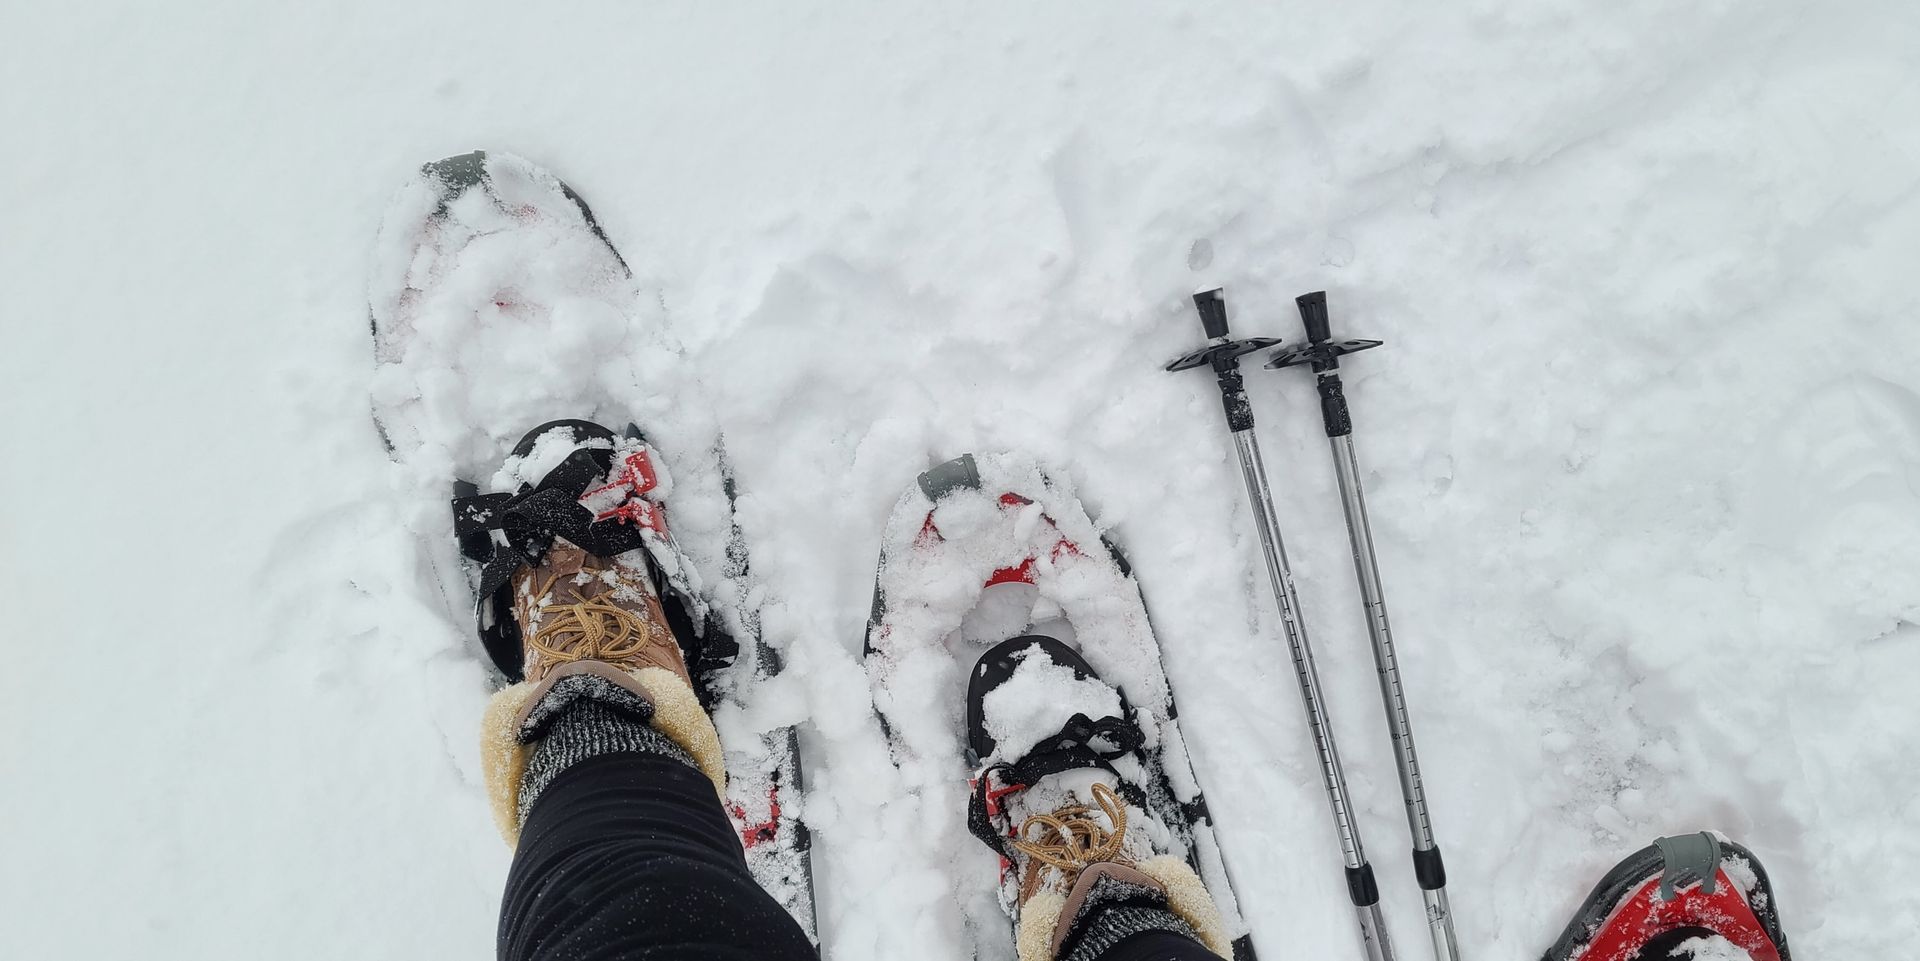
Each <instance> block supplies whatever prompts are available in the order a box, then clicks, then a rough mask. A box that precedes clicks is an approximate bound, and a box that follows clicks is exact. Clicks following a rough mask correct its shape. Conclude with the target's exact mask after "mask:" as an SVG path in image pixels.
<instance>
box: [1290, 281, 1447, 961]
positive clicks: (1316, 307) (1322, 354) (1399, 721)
mask: <svg viewBox="0 0 1920 961" xmlns="http://www.w3.org/2000/svg"><path fill="white" fill-rule="evenodd" d="M1295 303H1296V304H1298V305H1299V307H1300V319H1301V320H1302V321H1303V322H1305V324H1306V327H1307V342H1306V343H1305V344H1301V345H1299V346H1295V347H1289V348H1286V349H1284V350H1280V351H1278V352H1276V353H1275V354H1274V355H1273V359H1272V360H1269V361H1268V362H1267V366H1268V367H1291V366H1294V365H1295V364H1310V365H1312V367H1313V372H1314V374H1315V375H1316V379H1317V381H1318V386H1319V389H1320V419H1321V421H1322V422H1323V423H1324V425H1325V426H1326V428H1327V443H1328V444H1329V445H1330V446H1331V447H1332V448H1333V469H1334V473H1335V474H1336V475H1337V476H1338V477H1339V480H1340V503H1341V507H1343V508H1344V509H1345V511H1346V514H1347V537H1348V539H1349V540H1351V541H1352V542H1353V571H1354V574H1355V576H1357V577H1358V578H1359V581H1360V600H1361V602H1362V603H1363V604H1365V606H1366V610H1367V634H1368V635H1370V636H1371V637H1372V639H1373V663H1374V667H1375V668H1377V669H1378V670H1379V673H1380V699H1381V702H1382V703H1383V704H1384V705H1385V707H1386V709H1387V730H1388V732H1389V733H1390V734H1391V735H1392V737H1393V760H1394V764H1395V766H1396V767H1398V768H1399V770H1400V795H1401V797H1402V799H1404V800H1405V801H1406V805H1407V829H1408V830H1409V831H1410V832H1411V833H1412V834H1413V876H1414V878H1415V879H1416V880H1418V881H1419V883H1420V894H1421V897H1423V898H1424V899H1425V900H1426V902H1427V927H1428V928H1429V929H1430V932H1431V933H1432V935H1433V956H1434V959H1435V961H1457V959H1458V958H1459V957H1460V946H1459V944H1458V943H1457V942H1456V941H1455V940H1454V935H1453V912H1452V910H1451V909H1450V908H1449V907H1448V905H1447V869H1446V866H1445V865H1444V864H1442V863H1441V860H1440V845H1439V844H1438V843H1437V842H1435V841H1434V838H1433V819H1432V817H1431V816H1430V815H1429V814H1428V812H1427V792H1426V788H1425V786H1423V785H1422V784H1421V782H1420V758H1419V755H1418V754H1416V753H1415V751H1414V749H1413V721H1412V719H1411V718H1410V717H1409V716H1408V714H1407V699H1406V692H1405V690H1404V689H1403V688H1402V687H1401V684H1400V663H1399V661H1398V660H1397V659H1396V658H1395V657H1394V653H1393V628H1392V627H1391V626H1389V625H1388V623H1387V602H1386V599H1385V598H1384V597H1383V596H1382V594H1381V590H1380V568H1379V566H1378V565H1377V564H1376V563H1375V562H1374V558H1373V530H1372V528H1371V527H1370V526H1369V525H1368V524H1367V500H1366V497H1365V496H1364V495H1363V494H1362V493H1361V491H1360V463H1359V461H1358V460H1356V459H1355V458H1354V454H1353V421H1352V418H1351V417H1349V416H1348V413H1347V398H1346V394H1345V393H1344V392H1343V390H1342V388H1341V385H1340V357H1341V356H1342V355H1344V354H1350V353H1353V352H1355V351H1361V350H1366V349H1367V348H1369V347H1378V346H1380V341H1377V340H1333V339H1332V338H1331V337H1330V336H1329V335H1328V330H1327V327H1328V325H1327V294H1326V291H1315V292H1313V293H1311V294H1302V295H1300V296H1299V297H1297V298H1295Z"/></svg>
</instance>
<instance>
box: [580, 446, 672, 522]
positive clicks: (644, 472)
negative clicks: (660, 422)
mask: <svg viewBox="0 0 1920 961" xmlns="http://www.w3.org/2000/svg"><path fill="white" fill-rule="evenodd" d="M658 486H660V475H659V473H658V472H656V471H655V470H654V469H653V454H652V452H651V451H650V450H649V449H648V448H645V447H642V448H640V449H639V450H636V451H634V452H633V453H630V454H628V455H627V456H626V457H625V458H622V459H621V462H620V471H619V474H618V475H617V477H616V479H615V480H614V481H613V483H610V484H603V485H601V486H599V487H596V488H594V489H592V490H590V491H587V492H586V493H584V494H582V495H580V502H581V503H582V504H588V503H591V502H593V501H596V500H598V501H600V502H602V503H604V502H605V500H606V498H605V496H604V495H607V494H615V493H617V494H621V495H623V496H624V500H622V501H621V502H620V503H618V504H615V505H614V506H612V507H609V508H606V509H604V510H598V511H595V512H594V515H593V519H594V520H595V521H609V520H611V521H619V522H620V523H622V524H637V525H639V526H641V527H644V528H646V529H647V530H650V531H653V532H655V533H657V534H661V535H663V536H664V535H665V534H666V532H667V521H666V515H665V513H664V512H663V511H661V509H660V505H659V504H656V503H654V502H653V501H650V500H646V499H645V495H646V494H647V492H648V491H651V490H653V489H654V488H656V487H658Z"/></svg>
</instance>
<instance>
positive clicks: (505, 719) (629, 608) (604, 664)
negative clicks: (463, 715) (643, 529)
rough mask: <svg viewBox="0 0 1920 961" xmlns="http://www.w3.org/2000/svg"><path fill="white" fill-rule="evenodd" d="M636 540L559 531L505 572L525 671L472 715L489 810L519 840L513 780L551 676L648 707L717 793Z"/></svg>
mask: <svg viewBox="0 0 1920 961" xmlns="http://www.w3.org/2000/svg"><path fill="white" fill-rule="evenodd" d="M648 563H649V561H648V560H647V557H646V554H645V552H644V551H642V550H635V551H628V552H626V553H623V554H619V555H616V556H614V557H600V556H597V555H595V554H591V553H588V552H587V551H585V550H583V549H581V548H580V547H578V546H576V545H574V544H573V543H571V542H570V541H567V540H566V539H564V538H561V537H557V536H556V537H555V538H554V540H553V543H552V545H551V546H549V547H548V548H547V550H546V551H545V553H543V554H542V555H541V558H540V562H539V563H538V564H529V565H523V566H522V567H521V568H520V569H519V570H516V571H515V572H514V573H513V575H512V577H511V578H510V579H509V581H508V585H509V587H510V588H511V590H512V595H513V612H512V614H513V618H514V620H515V622H516V623H517V625H518V626H519V628H520V644H521V654H522V662H523V671H524V674H525V677H524V679H523V680H521V681H519V682H518V683H516V684H513V685H510V686H508V687H506V688H504V689H502V690H501V691H499V692H497V693H495V694H494V696H493V698H492V700H491V701H489V702H488V704H487V715H486V717H485V719H483V720H482V722H481V766H482V769H483V773H484V775H485V778H486V782H487V791H488V795H489V799H490V801H491V806H492V808H493V814H494V820H495V823H496V824H498V826H499V828H500V833H501V835H502V836H503V837H505V838H506V839H507V843H508V844H517V843H519V837H520V790H521V783H522V779H523V777H524V775H525V773H526V771H527V762H528V758H529V756H530V753H531V751H532V741H533V740H534V739H535V738H536V736H537V735H536V734H535V733H534V726H533V725H530V724H529V718H531V717H532V716H533V714H534V712H535V710H536V709H538V708H539V707H540V705H541V703H542V701H543V700H544V699H545V698H546V696H547V694H548V693H549V692H551V691H552V690H553V689H554V686H555V685H557V684H560V683H562V682H564V681H568V680H569V679H570V678H575V677H577V676H578V675H592V676H593V677H594V678H597V679H598V680H590V681H587V682H585V683H588V684H600V683H605V684H611V685H616V686H618V687H620V688H622V689H624V691H625V692H626V694H624V695H621V697H622V698H625V697H629V696H632V697H638V698H640V699H642V700H644V701H645V702H646V705H645V706H646V708H647V709H649V710H650V712H651V720H650V721H649V722H648V726H650V727H652V728H653V729H654V730H655V731H658V732H659V733H661V734H663V735H666V737H667V739H668V740H670V741H672V742H673V743H675V744H677V745H679V746H680V747H681V748H682V749H684V750H685V751H686V752H687V754H688V755H689V756H690V757H692V758H693V760H694V763H695V765H696V766H698V767H699V768H700V772H701V773H702V774H705V775H706V776H707V777H708V779H709V780H711V781H712V782H713V788H714V791H715V792H716V793H718V794H719V795H720V796H721V797H723V798H724V797H725V796H726V786H727V770H726V761H725V758H724V757H723V755H722V751H721V747H720V735H719V732H717V731H715V730H714V727H713V719H712V718H710V717H708V716H707V712H706V709H705V708H704V707H702V706H701V704H700V699H699V696H698V695H696V694H695V693H694V689H693V682H692V679H691V678H690V677H689V675H688V671H687V662H686V655H685V654H683V653H682V652H681V649H680V642H679V640H678V639H676V638H675V637H674V635H673V628H672V627H671V626H669V625H668V623H667V616H666V613H665V611H664V610H663V609H662V607H661V604H660V595H659V593H658V592H657V591H656V590H655V588H654V585H653V578H652V576H651V575H650V573H649V571H648V568H647V565H648Z"/></svg>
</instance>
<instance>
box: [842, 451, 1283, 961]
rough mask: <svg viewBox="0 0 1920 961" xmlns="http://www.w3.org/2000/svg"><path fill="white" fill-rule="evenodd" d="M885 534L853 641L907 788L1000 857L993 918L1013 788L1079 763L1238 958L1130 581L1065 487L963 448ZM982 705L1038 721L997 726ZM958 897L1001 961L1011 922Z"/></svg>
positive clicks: (1230, 897)
mask: <svg viewBox="0 0 1920 961" xmlns="http://www.w3.org/2000/svg"><path fill="white" fill-rule="evenodd" d="M883 538H884V540H883V544H882V548H881V555H880V563H879V570H878V574H877V579H876V584H875V589H874V599H873V609H872V615H871V618H870V620H869V623H868V627H867V638H866V648H865V650H866V662H867V666H868V676H869V678H870V681H871V684H872V688H873V698H874V705H875V708H876V709H877V711H878V712H879V715H880V720H881V723H882V725H883V726H884V727H885V729H886V732H887V736H888V738H889V741H890V744H891V748H892V752H893V757H894V761H895V763H896V764H897V765H898V766H899V767H900V768H901V770H902V772H903V774H905V775H906V780H907V782H908V783H909V784H910V785H915V786H918V785H925V786H926V789H932V790H950V791H953V792H955V793H956V794H963V795H964V796H965V797H967V799H968V801H969V804H968V806H969V808H970V814H969V817H968V821H969V823H968V825H967V827H968V829H969V832H970V833H972V834H973V835H974V836H976V837H978V838H980V839H981V840H982V841H985V842H986V844H987V846H988V847H991V848H993V849H994V850H996V851H999V852H1001V868H1002V870H1001V872H1000V882H1001V883H1000V886H999V891H998V895H999V897H998V901H999V904H998V906H997V909H990V910H991V913H992V914H995V915H1000V914H1002V913H1003V912H1004V913H1006V914H1010V913H1011V906H1012V905H1013V904H1014V902H1015V899H1016V896H1017V887H1018V883H1019V879H1017V878H1015V877H1014V876H1013V872H1012V871H1011V867H1012V861H1011V859H1010V858H1009V856H1008V854H1009V852H1010V840H1009V834H1010V833H1011V832H1012V831H1013V830H1015V829H1017V828H1018V825H1017V824H1010V823H1009V818H1008V815H1007V811H1006V802H1007V801H1008V800H1009V795H1010V794H1011V793H1014V792H1020V791H1025V790H1027V788H1028V787H1029V786H1030V785H1031V784H1032V782H1034V781H1037V780H1038V779H1040V778H1043V777H1049V776H1053V775H1063V774H1065V775H1067V776H1071V774H1072V772H1081V771H1084V772H1087V773H1091V774H1096V775H1103V776H1104V779H1105V780H1107V781H1109V782H1113V783H1116V784H1117V785H1118V791H1119V793H1120V794H1121V795H1123V796H1124V797H1125V798H1126V801H1127V803H1128V806H1129V807H1135V808H1137V809H1138V810H1139V811H1141V812H1143V813H1144V815H1145V816H1146V820H1147V821H1149V822H1151V823H1150V824H1142V825H1139V826H1138V828H1137V830H1139V831H1140V832H1141V835H1142V836H1143V837H1150V838H1151V839H1152V840H1153V842H1154V848H1155V849H1156V850H1157V851H1159V852H1160V853H1167V854H1172V855H1174V856H1176V857H1177V858H1179V859H1182V860H1184V861H1186V862H1187V864H1188V865H1190V866H1191V867H1192V868H1193V870H1194V872H1195V873H1197V874H1198V875H1199V877H1200V878H1201V880H1202V881H1203V882H1204V883H1205V885H1206V887H1207V889H1208V891H1209V893H1211V894H1212V896H1213V899H1214V901H1215V902H1216V904H1217V906H1218V908H1219V911H1220V914H1221V916H1222V918H1221V920H1222V923H1223V927H1224V929H1225V935H1226V939H1227V940H1229V941H1231V942H1232V951H1233V953H1234V955H1235V957H1236V958H1237V959H1250V958H1251V957H1252V954H1253V946H1252V939H1251V937H1250V934H1249V931H1248V927H1247V924H1246V921H1245V919H1244V918H1243V916H1242V915H1241V913H1240V911H1239V907H1238V904H1237V902H1236V901H1235V899H1234V892H1233V888H1232V884H1231V881H1230V879H1229V878H1228V876H1227V870H1226V865H1225V862H1224V861H1223V860H1222V859H1221V854H1220V848H1219V844H1218V842H1217V841H1216V839H1215V837H1214V829H1213V824H1212V820H1211V817H1210V815H1209V814H1208V811H1207V806H1206V800H1205V798H1204V797H1203V796H1202V794H1201V791H1200V786H1199V784H1198V782H1197V781H1196V780H1195V777H1194V774H1193V768H1192V765H1191V762H1190V760H1189V759H1188V755H1187V748H1186V744H1185V741H1184V740H1183V739H1182V735H1181V731H1180V726H1179V723H1178V720H1177V717H1178V712H1177V710H1176V708H1175V705H1174V700H1173V694H1172V691H1171V689H1170V687H1169V685H1168V683H1167V677H1166V673H1165V670H1164V669H1163V667H1162V663H1161V657H1160V648H1159V644H1158V641H1157V640H1156V639H1155V637H1154V633H1153V627H1152V625H1151V623H1149V621H1148V617H1147V611H1146V605H1145V602H1144V600H1143V599H1142V597H1141V594H1140V589H1139V586H1138V584H1136V583H1135V582H1134V579H1133V575H1132V572H1131V569H1130V568H1129V567H1128V565H1127V564H1126V562H1125V560H1124V559H1123V558H1122V556H1121V555H1120V553H1119V551H1118V550H1117V549H1116V548H1115V547H1114V546H1113V545H1112V544H1111V543H1109V542H1108V541H1107V540H1106V539H1105V538H1104V537H1103V536H1102V534H1101V532H1100V530H1099V529H1098V528H1096V527H1095V526H1094V524H1093V522H1092V520H1091V519H1089V518H1088V517H1087V514H1086V511H1085V509H1084V508H1082V507H1081V505H1080V503H1079V500H1078V499H1077V498H1076V497H1075V496H1074V494H1073V493H1072V491H1071V490H1070V489H1068V488H1067V487H1065V486H1064V485H1062V484H1060V483H1058V482H1056V481H1055V480H1053V479H1052V478H1049V477H1048V476H1047V475H1045V474H1044V473H1043V472H1042V471H1041V470H1040V468H1039V467H1038V466H1037V465H1036V464H1034V463H1032V462H1030V461H1027V460H1024V459H1022V458H1019V457H1016V456H1013V455H1007V454H996V455H980V456H974V455H967V456H964V457H960V458H957V459H955V460H952V461H948V462H946V463H944V464H941V465H939V466H937V467H935V468H933V469H932V470H929V471H927V472H926V473H924V474H922V475H921V476H920V479H919V483H918V484H917V485H916V486H915V487H914V488H913V489H910V490H908V491H907V492H906V493H905V494H903V495H902V496H901V498H900V500H899V501H898V502H897V503H896V504H895V506H894V509H893V513H892V514H891V515H890V516H889V519H888V522H887V525H886V529H885V532H884V534H883ZM995 692H999V693H995ZM990 697H997V698H1000V699H1002V700H1003V701H1004V700H1006V699H1009V698H1012V699H1016V700H1018V699H1025V700H1026V702H1027V703H1029V704H1031V706H1032V707H1033V708H1034V709H1035V710H1036V711H1038V712H1041V713H1044V714H1045V717H1039V716H1037V715H1036V716H1031V717H1025V718H1022V719H1021V720H1020V721H1018V722H1006V721H1002V722H1000V724H999V725H998V727H997V728H996V724H995V722H994V719H993V717H992V715H994V714H995V711H996V710H1000V709H999V708H996V709H989V705H988V704H987V703H986V701H987V699H988V698H990ZM1014 713H1015V714H1018V713H1019V712H1018V709H1017V708H1016V709H1015V710H1014ZM1010 737H1012V738H1019V739H1020V742H1019V743H1007V739H1008V738H1010ZM1135 829H1136V828H1129V830H1135ZM975 849H976V850H977V847H976V848H975ZM979 856H981V857H988V856H989V855H987V853H986V852H985V851H981V852H980V855H979ZM956 897H957V899H958V900H960V901H961V902H962V904H963V909H962V910H963V911H965V912H966V913H967V915H968V916H967V917H966V918H965V921H966V923H967V926H968V928H969V930H971V931H973V932H975V934H976V935H977V936H978V937H980V938H981V941H980V943H978V944H976V949H975V955H976V956H978V957H987V956H996V955H1000V954H1006V953H1008V952H1009V949H1010V947H1011V941H1010V939H1009V940H1007V941H1006V942H1004V943H1002V942H1000V941H999V940H998V939H999V938H1001V937H1005V936H1006V935H1005V934H1004V933H1002V934H1000V935H995V934H994V933H993V931H994V930H995V929H996V928H997V929H998V930H999V931H1000V932H1005V931H1006V918H1005V917H997V918H988V917H984V916H983V914H984V913H985V912H982V911H981V910H979V909H978V908H977V907H976V906H975V904H974V903H973V902H970V901H969V900H968V899H967V897H966V896H965V894H964V893H963V892H956ZM988 939H993V940H991V941H990V940H988Z"/></svg>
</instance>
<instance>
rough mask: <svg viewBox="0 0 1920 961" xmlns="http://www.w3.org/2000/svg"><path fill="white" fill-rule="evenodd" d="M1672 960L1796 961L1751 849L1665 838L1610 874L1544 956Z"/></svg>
mask: <svg viewBox="0 0 1920 961" xmlns="http://www.w3.org/2000/svg"><path fill="white" fill-rule="evenodd" d="M1736 952H1740V953H1736ZM1669 958H1679V959H1682V961H1685V959H1688V958H1696V959H1698V961H1706V959H1708V958H1715V959H1718V958H1751V959H1752V961H1792V958H1791V956H1790V954H1789V953H1788V950H1787V938H1786V935H1785V934H1784V933H1782V932H1781V930H1780V916H1779V911H1778V908H1777V906H1776V905H1775V904H1774V898H1773V889H1772V887H1771V886H1770V885H1769V884H1768V882H1767V871H1766V869H1765V868H1763V867H1761V865H1760V859H1759V858H1756V857H1754V856H1753V852H1751V851H1748V850H1747V849H1746V848H1744V847H1741V846H1740V845H1738V844H1735V843H1733V842H1732V841H1729V840H1727V839H1725V838H1724V837H1721V836H1720V835H1718V834H1714V833H1711V832H1702V833H1700V834H1687V835H1682V836H1680V837H1671V838H1661V839H1659V840H1658V841H1655V842H1654V843H1653V844H1651V845H1648V846H1647V847H1645V848H1642V849H1640V850H1639V851H1636V852H1634V853H1633V854H1631V855H1628V856H1627V858H1626V859H1625V860H1623V861H1621V862H1620V863H1619V864H1618V865H1615V866H1614V868H1613V870H1611V871H1609V872H1607V875H1606V877H1604V878H1602V879H1601V880H1600V883H1599V884H1598V885H1596V886H1595V887H1594V889H1593V893H1592V894H1590V895H1588V896H1587V900H1586V902H1585V903H1584V904H1582V905H1581V906H1580V910H1579V911H1578V912H1577V913H1575V915H1574V918H1573V921H1572V922H1570V923H1569V924H1568V925H1567V928H1566V930H1565V931H1564V932H1563V933H1562V934H1561V935H1560V938H1559V940H1557V941H1555V942H1554V943H1553V946H1552V947H1551V948H1548V949H1547V952H1546V953H1545V954H1543V955H1541V959H1542V961H1575V959H1579V961H1667V959H1669Z"/></svg>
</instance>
